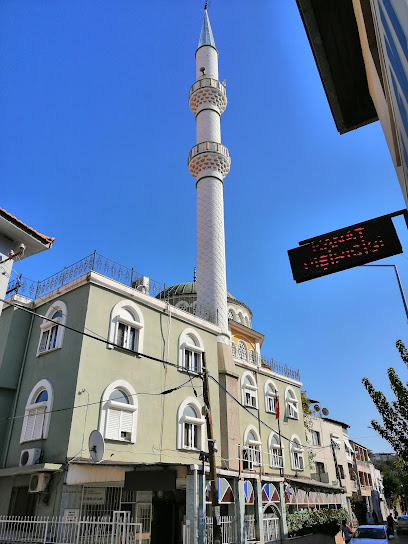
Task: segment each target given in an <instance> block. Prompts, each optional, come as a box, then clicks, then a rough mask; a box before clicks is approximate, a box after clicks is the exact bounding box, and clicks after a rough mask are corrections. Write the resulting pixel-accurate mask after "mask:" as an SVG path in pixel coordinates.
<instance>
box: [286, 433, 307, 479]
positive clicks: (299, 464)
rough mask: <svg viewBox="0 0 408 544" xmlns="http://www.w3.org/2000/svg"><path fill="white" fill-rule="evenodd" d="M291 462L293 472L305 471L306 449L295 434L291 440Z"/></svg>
mask: <svg viewBox="0 0 408 544" xmlns="http://www.w3.org/2000/svg"><path fill="white" fill-rule="evenodd" d="M290 462H291V465H292V470H296V471H297V470H304V469H305V459H304V448H303V446H302V444H301V442H300V440H299V437H298V436H296V435H295V434H294V435H293V436H292V437H291V439H290Z"/></svg>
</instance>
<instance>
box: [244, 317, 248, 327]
mask: <svg viewBox="0 0 408 544" xmlns="http://www.w3.org/2000/svg"><path fill="white" fill-rule="evenodd" d="M243 323H244V325H245V327H249V319H248V316H247V315H244V321H243Z"/></svg>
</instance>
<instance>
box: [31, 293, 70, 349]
mask: <svg viewBox="0 0 408 544" xmlns="http://www.w3.org/2000/svg"><path fill="white" fill-rule="evenodd" d="M51 319H52V321H50V320H51ZM66 321H67V305H66V304H65V302H63V301H62V300H57V301H56V302H53V303H52V306H50V308H49V309H48V311H47V313H46V314H45V317H44V319H43V321H42V323H41V325H40V330H41V332H40V340H39V342H38V348H37V357H38V356H39V355H42V354H43V353H47V352H48V351H54V350H55V349H59V348H61V347H62V341H63V339H64V332H65V326H64V325H65V323H66Z"/></svg>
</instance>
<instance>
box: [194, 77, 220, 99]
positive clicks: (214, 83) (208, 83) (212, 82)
mask: <svg viewBox="0 0 408 544" xmlns="http://www.w3.org/2000/svg"><path fill="white" fill-rule="evenodd" d="M205 87H212V88H213V89H217V90H218V91H220V92H221V93H222V94H223V95H224V96H226V94H227V91H226V90H225V87H224V85H223V84H222V83H221V82H220V81H218V80H217V79H214V78H212V77H205V78H203V79H199V80H198V81H196V82H195V83H194V84H193V85H191V87H190V91H189V93H188V98H189V99H190V97H191V95H192V94H193V93H194V92H195V91H197V90H198V89H202V88H205Z"/></svg>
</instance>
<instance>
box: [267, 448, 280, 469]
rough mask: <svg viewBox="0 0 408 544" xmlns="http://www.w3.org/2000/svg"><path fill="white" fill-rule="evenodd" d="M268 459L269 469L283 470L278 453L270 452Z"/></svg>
mask: <svg viewBox="0 0 408 544" xmlns="http://www.w3.org/2000/svg"><path fill="white" fill-rule="evenodd" d="M268 457H269V466H270V467H271V468H283V456H282V455H279V451H270V452H269V453H268Z"/></svg>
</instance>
